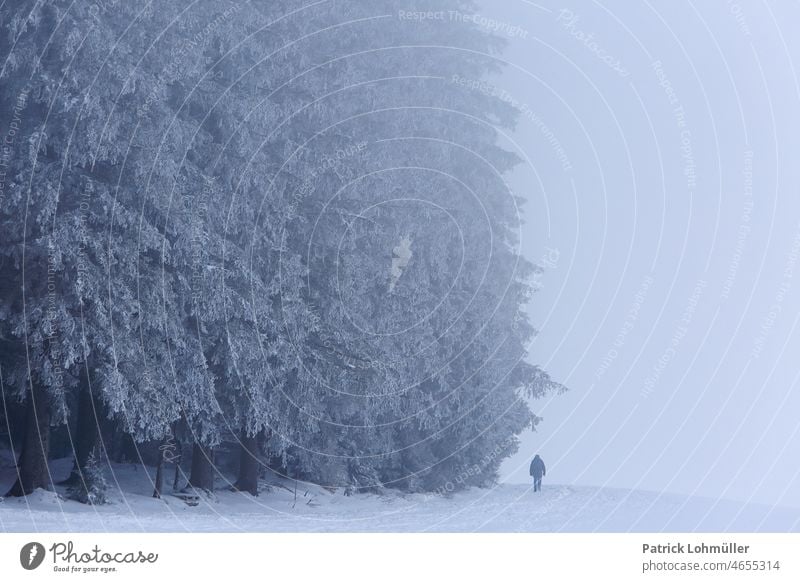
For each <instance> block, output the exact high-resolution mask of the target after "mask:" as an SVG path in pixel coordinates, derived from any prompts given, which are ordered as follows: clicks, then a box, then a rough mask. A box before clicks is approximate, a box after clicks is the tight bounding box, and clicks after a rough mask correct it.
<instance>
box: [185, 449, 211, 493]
mask: <svg viewBox="0 0 800 582" xmlns="http://www.w3.org/2000/svg"><path fill="white" fill-rule="evenodd" d="M189 485H191V486H192V487H194V488H195V489H202V490H203V491H214V451H213V449H211V448H210V447H205V446H203V445H200V444H197V443H195V445H194V448H193V449H192V473H191V475H190V476H189Z"/></svg>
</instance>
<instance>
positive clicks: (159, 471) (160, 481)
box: [153, 451, 164, 499]
mask: <svg viewBox="0 0 800 582" xmlns="http://www.w3.org/2000/svg"><path fill="white" fill-rule="evenodd" d="M163 488H164V453H163V452H162V451H159V454H158V464H157V465H156V482H155V485H154V487H153V497H155V498H156V499H161V490H162V489H163Z"/></svg>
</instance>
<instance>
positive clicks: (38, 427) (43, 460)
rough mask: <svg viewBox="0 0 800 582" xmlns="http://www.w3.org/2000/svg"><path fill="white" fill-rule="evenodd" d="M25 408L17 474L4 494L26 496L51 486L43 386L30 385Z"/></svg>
mask: <svg viewBox="0 0 800 582" xmlns="http://www.w3.org/2000/svg"><path fill="white" fill-rule="evenodd" d="M25 408H26V411H25V432H24V434H23V436H22V452H21V453H20V456H19V462H18V463H17V470H18V477H17V481H16V483H14V485H13V486H12V487H11V489H10V490H9V491H8V493H6V497H21V496H23V495H28V494H29V493H32V492H33V491H34V490H36V489H37V488H40V487H41V488H43V489H52V488H53V482H52V480H51V479H50V470H49V468H48V466H47V453H48V451H49V449H50V402H49V399H48V396H47V391H46V390H45V388H44V386H42V385H41V384H37V383H34V384H33V387H32V388H31V392H30V394H28V402H27V405H26V407H25Z"/></svg>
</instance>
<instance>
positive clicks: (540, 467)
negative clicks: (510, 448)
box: [530, 455, 547, 479]
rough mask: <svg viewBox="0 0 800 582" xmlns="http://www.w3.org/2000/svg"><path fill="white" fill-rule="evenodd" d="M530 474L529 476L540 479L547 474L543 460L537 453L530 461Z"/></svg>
mask: <svg viewBox="0 0 800 582" xmlns="http://www.w3.org/2000/svg"><path fill="white" fill-rule="evenodd" d="M530 474H531V477H535V478H536V479H541V478H542V477H544V476H545V475H546V474H547V469H546V468H545V466H544V461H543V460H542V458H541V457H540V456H539V455H536V456H535V457H534V458H533V460H532V461H531V470H530Z"/></svg>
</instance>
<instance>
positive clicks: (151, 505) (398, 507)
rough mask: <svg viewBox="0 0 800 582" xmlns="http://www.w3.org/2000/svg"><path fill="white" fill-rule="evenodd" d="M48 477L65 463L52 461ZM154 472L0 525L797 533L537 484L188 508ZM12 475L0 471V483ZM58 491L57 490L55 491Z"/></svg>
mask: <svg viewBox="0 0 800 582" xmlns="http://www.w3.org/2000/svg"><path fill="white" fill-rule="evenodd" d="M53 471H54V476H55V477H56V478H59V477H62V476H65V475H66V473H67V472H68V471H69V462H68V461H57V462H55V463H54V464H53ZM153 474H154V471H153V469H152V468H145V467H141V466H136V465H116V466H115V467H114V472H113V475H111V474H109V493H110V495H109V496H110V500H111V503H110V504H108V505H104V506H99V507H91V506H87V505H82V504H80V503H77V502H75V501H68V500H65V499H63V496H62V495H60V494H59V492H47V491H37V492H36V493H34V494H32V495H29V496H28V497H25V498H6V499H4V500H2V501H0V531H8V532H23V531H25V532H27V531H70V532H71V531H117V532H119V531H122V532H128V531H130V532H138V531H149V532H156V531H160V532H163V531H213V532H217V531H253V532H321V531H336V532H351V531H355V532H422V531H434V532H441V531H446V532H472V531H486V532H558V531H569V532H593V531H614V532H620V531H622V532H625V531H655V532H658V531H710V532H714V531H739V532H751V531H770V532H784V531H800V509H798V508H782V507H767V506H762V505H747V504H743V503H739V502H734V501H715V500H712V499H705V498H698V497H694V498H693V497H685V496H680V495H659V494H658V493H653V492H648V491H629V490H624V489H608V488H594V487H575V486H568V485H554V484H546V485H545V487H544V489H543V491H542V492H541V493H534V492H533V490H532V489H531V488H529V487H527V486H525V485H499V486H497V487H495V488H492V489H473V490H470V491H466V492H464V493H459V494H456V495H454V496H452V497H450V498H443V497H440V496H432V495H431V496H428V495H400V494H397V493H392V492H389V493H386V494H384V495H364V494H362V495H354V496H349V497H348V496H345V495H344V494H343V492H342V491H341V490H339V491H336V492H331V491H328V490H326V489H323V488H320V487H315V486H303V485H300V486H299V487H298V489H297V492H296V494H295V491H294V488H293V485H292V483H291V482H288V481H286V482H281V481H275V482H273V483H272V484H271V486H270V488H269V490H268V491H264V492H263V493H262V494H261V495H260V496H259V497H257V498H254V497H251V496H250V495H247V494H241V493H235V492H231V491H226V490H218V491H217V492H216V495H215V497H214V498H213V499H210V500H205V499H204V500H203V501H201V503H200V504H199V505H197V506H195V507H190V506H189V505H187V504H186V503H184V502H183V501H182V500H180V499H178V498H176V497H172V496H169V495H166V496H165V497H164V498H163V499H161V500H158V499H153V498H152V497H151V493H152V484H151V479H152V477H153ZM12 479H13V474H12V472H10V471H9V468H8V466H6V467H4V468H3V469H2V471H0V489H1V490H2V491H5V490H7V488H8V486H9V485H10V484H11V481H12ZM59 491H61V493H63V490H59Z"/></svg>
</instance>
